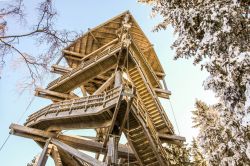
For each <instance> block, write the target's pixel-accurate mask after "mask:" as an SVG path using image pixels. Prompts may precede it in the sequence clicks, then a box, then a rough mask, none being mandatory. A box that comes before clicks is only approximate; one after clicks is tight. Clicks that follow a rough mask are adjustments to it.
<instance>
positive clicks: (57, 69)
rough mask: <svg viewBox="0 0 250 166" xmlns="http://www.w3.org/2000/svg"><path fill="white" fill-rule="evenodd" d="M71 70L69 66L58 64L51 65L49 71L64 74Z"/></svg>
mask: <svg viewBox="0 0 250 166" xmlns="http://www.w3.org/2000/svg"><path fill="white" fill-rule="evenodd" d="M71 70H72V68H70V67H64V66H60V65H52V66H51V72H52V73H56V74H62V75H63V74H66V73H68V72H70V71H71Z"/></svg>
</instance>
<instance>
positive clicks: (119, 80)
mask: <svg viewBox="0 0 250 166" xmlns="http://www.w3.org/2000/svg"><path fill="white" fill-rule="evenodd" d="M121 85H122V72H121V71H120V70H117V71H116V72H115V85H114V88H117V87H119V86H121Z"/></svg>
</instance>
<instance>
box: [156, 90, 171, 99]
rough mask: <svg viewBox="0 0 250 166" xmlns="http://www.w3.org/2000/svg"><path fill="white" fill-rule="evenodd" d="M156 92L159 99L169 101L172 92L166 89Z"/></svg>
mask: <svg viewBox="0 0 250 166" xmlns="http://www.w3.org/2000/svg"><path fill="white" fill-rule="evenodd" d="M154 91H155V93H156V95H157V96H158V97H162V98H165V99H169V96H170V95H171V92H170V91H169V90H165V89H160V88H154Z"/></svg>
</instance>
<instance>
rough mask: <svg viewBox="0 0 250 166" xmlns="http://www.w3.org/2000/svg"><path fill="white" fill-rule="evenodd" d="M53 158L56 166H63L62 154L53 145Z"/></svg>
mask: <svg viewBox="0 0 250 166" xmlns="http://www.w3.org/2000/svg"><path fill="white" fill-rule="evenodd" d="M51 154H52V157H53V159H54V162H55V166H62V161H61V157H60V154H59V152H58V149H57V147H56V146H55V145H53V147H52V153H51Z"/></svg>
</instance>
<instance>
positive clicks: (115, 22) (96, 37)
mask: <svg viewBox="0 0 250 166" xmlns="http://www.w3.org/2000/svg"><path fill="white" fill-rule="evenodd" d="M127 13H128V14H129V15H130V16H131V17H130V18H131V20H130V21H131V23H132V27H131V29H130V31H129V33H130V35H131V37H132V39H133V41H134V42H135V43H136V45H137V46H138V47H139V49H140V50H141V51H142V52H143V54H144V56H145V58H146V59H147V61H148V64H150V65H151V67H152V69H153V70H154V71H155V72H156V73H160V74H161V75H164V70H163V68H162V66H161V64H160V61H159V59H158V57H157V55H156V52H155V50H154V48H153V45H152V44H151V43H150V41H149V39H148V38H147V37H146V35H145V34H144V32H143V31H142V29H141V28H140V26H139V25H138V23H137V22H136V21H135V19H134V17H133V16H132V14H131V13H130V12H129V11H125V12H123V13H121V14H119V15H118V16H116V17H113V18H111V19H109V20H108V21H106V22H104V23H102V24H100V25H99V26H97V27H95V28H93V29H89V30H88V32H86V33H84V34H83V35H82V36H81V37H79V38H78V39H77V40H75V41H74V42H73V43H71V44H70V45H69V46H68V47H66V48H65V49H64V50H66V51H64V54H65V53H66V54H67V51H71V52H74V53H76V54H77V55H78V56H80V58H84V56H86V55H88V54H90V53H91V52H93V51H95V50H97V49H98V48H100V47H102V46H104V45H105V44H107V43H109V42H111V41H112V40H114V39H116V38H117V36H118V34H119V32H120V30H121V26H122V21H123V18H124V16H125V15H126V14H127ZM65 57H66V59H67V62H68V63H69V65H70V66H72V64H73V63H78V62H77V61H74V60H72V58H67V56H65Z"/></svg>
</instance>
